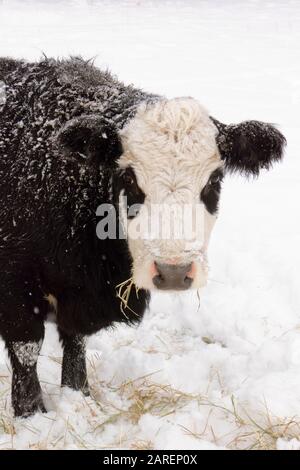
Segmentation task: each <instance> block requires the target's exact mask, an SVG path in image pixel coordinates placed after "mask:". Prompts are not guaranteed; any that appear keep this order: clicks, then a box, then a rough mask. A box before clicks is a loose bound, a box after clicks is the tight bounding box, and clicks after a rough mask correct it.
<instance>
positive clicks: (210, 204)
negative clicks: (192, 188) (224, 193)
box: [200, 169, 223, 214]
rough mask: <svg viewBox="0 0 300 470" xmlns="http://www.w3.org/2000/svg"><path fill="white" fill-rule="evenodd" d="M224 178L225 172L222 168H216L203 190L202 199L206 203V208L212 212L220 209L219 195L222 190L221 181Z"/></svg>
mask: <svg viewBox="0 0 300 470" xmlns="http://www.w3.org/2000/svg"><path fill="white" fill-rule="evenodd" d="M222 180H223V172H222V170H221V169H217V170H215V171H214V172H213V173H212V174H211V175H210V178H209V180H208V182H207V184H206V185H205V186H204V188H203V189H202V191H201V195H200V199H201V201H202V202H203V203H204V205H205V207H206V209H207V210H208V212H210V213H211V214H214V213H215V212H217V210H218V203H219V197H220V192H221V183H222Z"/></svg>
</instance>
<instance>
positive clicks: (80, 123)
mask: <svg viewBox="0 0 300 470" xmlns="http://www.w3.org/2000/svg"><path fill="white" fill-rule="evenodd" d="M56 144H57V146H58V149H59V151H60V152H63V154H64V155H65V156H66V157H68V158H72V159H77V160H78V161H80V162H86V163H88V164H96V165H100V164H107V165H114V163H115V161H116V159H117V158H118V157H119V156H120V155H121V154H122V144H121V140H120V137H119V135H118V132H117V130H116V128H115V127H114V125H113V124H111V123H110V122H108V121H106V120H105V119H103V118H101V117H99V116H93V115H82V116H80V117H78V118H74V119H71V120H70V121H68V122H67V123H66V124H65V125H64V127H63V128H62V129H61V130H60V131H59V132H58V134H57V135H56Z"/></svg>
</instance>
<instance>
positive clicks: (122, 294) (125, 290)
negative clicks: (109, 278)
mask: <svg viewBox="0 0 300 470" xmlns="http://www.w3.org/2000/svg"><path fill="white" fill-rule="evenodd" d="M133 286H134V287H135V291H136V295H137V297H138V293H139V289H138V288H137V287H136V286H135V284H134V282H133V280H132V277H131V278H129V279H127V280H126V281H124V282H121V284H118V285H117V286H116V291H117V298H118V299H120V300H121V304H120V308H121V312H122V313H123V315H124V317H125V318H127V320H129V318H128V316H127V314H126V312H125V309H128V310H130V312H132V313H133V314H134V315H136V316H137V317H138V316H139V315H138V314H137V313H136V312H135V311H134V310H132V308H130V306H129V305H128V301H129V297H130V292H131V289H132V287H133Z"/></svg>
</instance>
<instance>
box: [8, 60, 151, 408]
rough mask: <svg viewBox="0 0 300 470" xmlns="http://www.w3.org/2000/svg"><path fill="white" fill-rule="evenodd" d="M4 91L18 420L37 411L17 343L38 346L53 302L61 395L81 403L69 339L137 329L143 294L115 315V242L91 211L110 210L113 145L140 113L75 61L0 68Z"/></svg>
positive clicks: (138, 98)
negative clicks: (102, 234) (119, 327)
mask: <svg viewBox="0 0 300 470" xmlns="http://www.w3.org/2000/svg"><path fill="white" fill-rule="evenodd" d="M0 78H2V79H4V81H5V84H6V91H7V97H6V98H7V100H6V104H5V105H4V106H3V107H2V108H1V109H0V180H1V185H0V265H1V270H0V334H1V335H2V337H3V338H4V341H5V343H6V345H7V347H8V349H9V354H10V358H11V361H12V366H13V387H12V403H13V406H14V409H15V413H16V415H18V416H19V415H28V414H30V413H33V412H34V411H36V410H38V409H43V404H42V399H41V392H40V386H39V383H38V379H37V374H36V364H33V365H31V366H30V367H28V366H26V365H25V366H22V365H21V364H20V363H19V361H18V357H16V355H15V354H14V352H13V345H14V344H15V343H16V342H18V341H22V342H25V343H26V342H39V341H40V340H42V339H43V335H44V327H43V323H44V320H45V318H46V316H47V314H48V311H49V304H48V301H47V300H46V296H48V295H49V294H52V295H53V296H55V297H56V298H57V301H58V311H57V313H56V321H57V325H58V328H59V331H60V337H61V339H62V342H63V347H64V359H63V370H62V383H63V384H65V385H70V386H72V387H73V388H75V389H83V391H84V392H85V393H87V380H86V368H85V361H84V348H83V346H82V344H81V342H80V341H78V338H81V337H83V336H85V335H90V334H92V333H95V332H96V331H98V330H99V329H101V328H104V327H108V326H110V325H112V324H113V323H114V322H126V323H132V322H136V321H139V320H140V319H141V318H142V315H143V313H144V310H145V308H146V305H147V302H148V298H149V294H148V292H146V291H143V290H140V291H139V292H138V295H137V294H136V291H135V289H132V290H131V294H130V298H129V302H128V306H129V307H130V308H124V309H123V310H122V309H121V307H120V299H119V298H117V295H116V286H117V285H118V284H120V283H121V282H124V281H125V280H127V279H129V278H130V276H131V263H132V260H131V256H130V253H129V250H128V247H127V243H126V241H125V240H109V239H108V240H99V239H98V238H97V236H96V225H97V222H98V220H97V218H96V208H97V207H98V205H99V204H101V203H103V202H105V203H108V202H112V203H114V202H115V201H114V200H113V198H114V196H113V195H114V191H113V188H112V181H113V180H114V181H116V180H117V179H118V176H117V175H116V174H115V173H116V172H115V166H116V165H115V162H116V159H117V158H118V156H119V155H120V153H121V147H120V142H119V139H118V137H117V135H118V130H119V129H121V128H122V127H123V126H124V125H125V123H126V122H127V120H128V119H130V118H131V117H132V116H133V115H134V113H135V110H136V108H137V106H138V105H139V104H140V103H141V102H142V101H153V100H156V99H157V97H154V96H152V95H147V94H146V93H143V92H142V91H140V90H138V89H134V88H133V87H131V86H129V87H127V86H125V85H123V84H122V83H121V82H118V81H117V80H116V79H115V78H114V77H112V76H111V75H110V74H109V73H107V72H104V73H103V72H101V71H99V70H98V69H96V68H95V67H93V65H91V64H89V63H86V62H84V61H83V60H82V59H78V58H75V59H71V60H69V61H62V62H59V61H55V60H43V61H42V62H40V63H32V64H30V63H26V62H22V61H19V62H17V61H14V60H11V59H1V60H0Z"/></svg>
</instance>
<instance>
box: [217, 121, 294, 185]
mask: <svg viewBox="0 0 300 470" xmlns="http://www.w3.org/2000/svg"><path fill="white" fill-rule="evenodd" d="M211 119H212V121H213V123H214V124H215V126H216V128H217V130H218V133H217V136H216V141H217V145H218V148H219V151H220V155H221V158H222V159H223V160H224V163H225V167H226V168H227V169H228V170H229V171H239V172H241V173H244V174H246V175H256V176H257V175H258V174H259V171H260V169H262V168H266V169H269V168H271V166H272V164H273V163H274V162H276V161H279V160H281V158H282V156H283V150H284V147H285V145H286V139H285V137H284V136H283V135H282V134H281V132H279V131H278V129H276V127H274V126H273V125H271V124H267V123H264V122H259V121H245V122H242V123H241V124H230V125H226V124H222V123H220V122H219V121H217V120H216V119H214V118H211Z"/></svg>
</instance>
